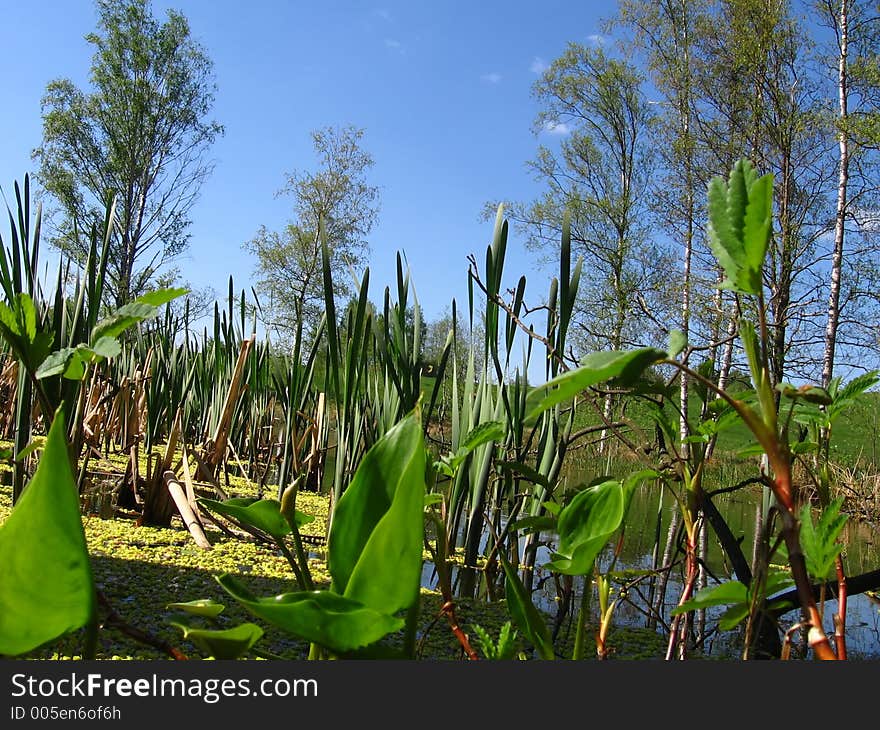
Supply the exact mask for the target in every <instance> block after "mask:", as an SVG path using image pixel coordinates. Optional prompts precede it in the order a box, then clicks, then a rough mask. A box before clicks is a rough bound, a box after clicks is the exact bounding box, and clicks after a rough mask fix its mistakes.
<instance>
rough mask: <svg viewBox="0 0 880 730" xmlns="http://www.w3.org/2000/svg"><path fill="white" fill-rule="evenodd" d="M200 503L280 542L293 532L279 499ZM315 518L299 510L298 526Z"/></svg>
mask: <svg viewBox="0 0 880 730" xmlns="http://www.w3.org/2000/svg"><path fill="white" fill-rule="evenodd" d="M198 503H199V504H200V505H202V506H203V507H206V508H208V509H209V510H211V511H213V512H216V513H217V514H221V515H225V516H226V517H232V518H233V519H235V520H238V521H239V522H241V523H243V524H245V525H249V526H251V527H255V528H256V529H258V530H261V531H262V532H265V533H266V534H267V535H269V536H270V537H274V538H275V539H278V540H280V539H281V538H282V537H284V536H285V535H288V534H289V533H290V531H291V527H290V524H289V523H288V521H287V518H286V517H285V516H284V515H283V514H282V513H281V503H280V502H279V501H278V500H277V499H256V498H254V497H233V498H231V499H226V500H224V501H222V502H218V501H217V500H214V499H207V498H205V497H200V498H199V499H198ZM314 519H315V518H314V517H312V516H311V515H307V514H305V513H303V512H300V511H298V510H297V512H296V522H297V526H299V527H302V526H303V525H306V524H308V523H309V522H311V521H312V520H314Z"/></svg>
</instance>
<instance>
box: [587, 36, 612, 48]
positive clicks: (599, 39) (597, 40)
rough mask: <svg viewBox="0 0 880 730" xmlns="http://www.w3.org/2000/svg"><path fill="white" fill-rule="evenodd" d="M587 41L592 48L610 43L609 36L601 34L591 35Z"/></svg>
mask: <svg viewBox="0 0 880 730" xmlns="http://www.w3.org/2000/svg"><path fill="white" fill-rule="evenodd" d="M587 41H588V42H589V43H590V45H591V46H600V47H601V46H604V45H605V44H606V43H607V42H608V36H604V35H602V34H601V33H591V34H590V35H588V36H587Z"/></svg>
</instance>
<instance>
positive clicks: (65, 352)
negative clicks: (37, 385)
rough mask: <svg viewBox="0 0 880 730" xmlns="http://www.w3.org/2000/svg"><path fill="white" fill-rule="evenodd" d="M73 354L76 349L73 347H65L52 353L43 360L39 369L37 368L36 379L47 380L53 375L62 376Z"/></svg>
mask: <svg viewBox="0 0 880 730" xmlns="http://www.w3.org/2000/svg"><path fill="white" fill-rule="evenodd" d="M75 352H76V348H73V347H65V348H62V349H61V350H56V351H55V352H53V353H52V354H51V355H49V356H48V357H47V358H46V359H45V360H43V362H42V364H41V365H40V367H39V368H37V378H49V377H51V376H53V375H62V374H63V373H64V371H65V370H67V364H68V362H69V360H70V358H71V357H73V354H74V353H75Z"/></svg>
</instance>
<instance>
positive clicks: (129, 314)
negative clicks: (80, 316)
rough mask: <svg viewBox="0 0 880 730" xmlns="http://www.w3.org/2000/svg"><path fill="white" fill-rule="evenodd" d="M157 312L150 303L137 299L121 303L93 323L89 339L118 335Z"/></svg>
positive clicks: (96, 339) (94, 340)
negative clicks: (111, 312)
mask: <svg viewBox="0 0 880 730" xmlns="http://www.w3.org/2000/svg"><path fill="white" fill-rule="evenodd" d="M158 313H159V310H158V309H157V308H156V307H155V306H153V305H152V304H145V303H143V302H138V301H134V302H129V303H128V304H123V305H122V306H121V307H119V309H117V310H116V311H115V312H113V314H111V315H110V316H109V317H106V318H104V319H102V320H101V321H100V322H98V323H97V324H96V325H95V327H94V329H92V333H91V337H90V338H89V341H90V342H97V341H98V340H99V339H101V338H102V337H110V338H116V337H119V335H121V334H122V333H123V332H125V330H127V329H128V328H129V327H132V326H134V325H136V324H137V323H138V322H143V321H144V320H145V319H151V318H152V317H155V316H156V315H157V314H158Z"/></svg>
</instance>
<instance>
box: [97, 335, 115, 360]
mask: <svg viewBox="0 0 880 730" xmlns="http://www.w3.org/2000/svg"><path fill="white" fill-rule="evenodd" d="M91 349H92V352H94V353H95V355H97V356H98V357H103V358H113V357H116V356H117V355H119V353H121V352H122V345H120V344H119V340H117V339H115V338H113V337H99V338H98V339H97V340H96V341H95V342H94V343H92V347H91Z"/></svg>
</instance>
